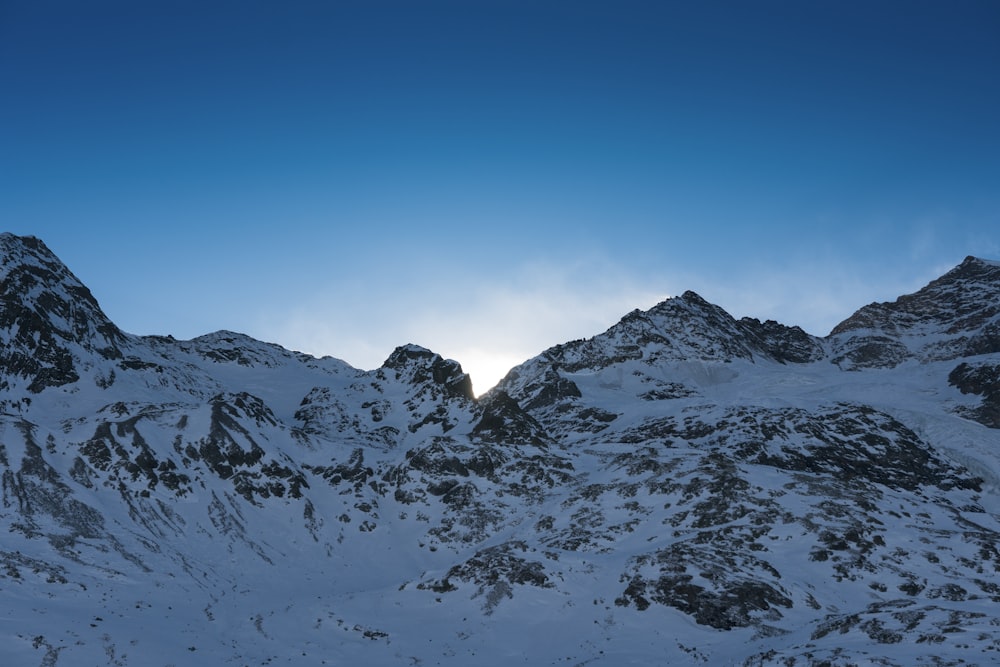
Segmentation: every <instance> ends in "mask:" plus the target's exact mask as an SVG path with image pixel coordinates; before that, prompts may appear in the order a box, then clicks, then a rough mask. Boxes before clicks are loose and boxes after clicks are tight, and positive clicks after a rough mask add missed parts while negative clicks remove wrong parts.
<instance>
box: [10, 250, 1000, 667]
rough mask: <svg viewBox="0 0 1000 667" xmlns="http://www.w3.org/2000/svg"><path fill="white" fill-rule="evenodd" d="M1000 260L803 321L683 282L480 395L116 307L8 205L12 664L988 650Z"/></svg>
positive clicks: (846, 658)
mask: <svg viewBox="0 0 1000 667" xmlns="http://www.w3.org/2000/svg"><path fill="white" fill-rule="evenodd" d="M998 427H1000V264H998V263H997V262H988V261H984V260H979V259H976V258H971V257H970V258H968V259H966V260H965V261H964V262H963V263H962V264H961V265H959V266H958V267H956V268H955V269H954V270H952V271H950V272H949V273H947V274H945V275H944V276H942V277H941V278H939V279H938V280H935V281H934V282H932V283H931V284H930V285H928V286H927V287H926V288H924V289H922V290H920V291H919V292H917V293H915V294H912V295H907V296H903V297H900V298H899V299H898V300H897V301H895V302H893V303H886V304H871V305H869V306H866V307H864V308H862V309H860V310H859V311H858V312H857V313H855V314H854V315H852V316H851V317H850V318H848V319H847V320H845V322H844V323H842V324H841V325H839V326H838V327H836V328H835V329H834V331H833V333H832V334H831V335H830V336H828V337H827V338H816V337H813V336H810V335H808V334H806V333H804V332H803V331H802V330H801V329H798V328H797V327H788V326H784V325H782V324H779V323H776V322H772V321H768V322H763V323H762V322H760V321H758V320H754V319H749V318H745V319H742V320H735V319H734V318H732V317H731V316H730V315H729V314H728V313H726V312H725V311H723V310H722V309H721V308H719V307H717V306H714V305H712V304H709V303H707V302H706V301H704V300H703V299H701V297H699V296H698V295H696V294H694V293H691V292H688V293H685V294H684V295H682V296H680V297H677V298H674V299H669V300H667V301H664V302H663V303H661V304H659V305H657V306H655V307H654V308H652V309H650V310H649V311H646V312H639V311H636V312H633V313H630V314H628V315H626V316H625V317H624V318H623V319H622V320H621V321H620V322H619V323H618V324H616V325H615V326H613V327H611V328H610V329H609V330H608V331H607V332H605V333H603V334H600V335H598V336H595V337H593V338H590V339H586V340H578V341H573V342H569V343H566V344H563V345H559V346H556V347H554V348H551V349H549V350H546V351H544V352H542V353H541V354H540V355H538V356H537V357H535V358H533V359H530V360H527V361H525V362H524V363H523V364H521V365H519V366H517V367H516V368H514V369H512V370H511V371H510V373H509V374H508V375H507V376H506V377H505V378H504V379H503V380H502V381H501V382H500V384H499V385H498V386H497V387H496V388H494V389H493V390H491V391H490V392H488V393H487V394H486V395H484V396H483V397H481V398H480V399H478V400H477V399H475V398H474V397H473V394H472V391H471V383H470V381H469V378H468V376H467V375H465V374H464V373H463V372H462V369H461V366H460V365H459V364H458V363H457V362H455V361H452V360H447V359H443V358H441V357H440V356H439V355H437V354H435V353H433V352H432V351H430V350H426V349H424V348H421V347H418V346H414V345H405V346H402V347H399V348H397V349H396V350H395V351H394V352H393V353H392V355H390V357H389V359H387V360H386V362H385V364H383V366H382V367H381V368H379V369H376V370H374V371H360V370H357V369H354V368H352V367H350V366H349V365H348V364H346V363H344V362H342V361H340V360H337V359H333V358H329V357H326V358H322V359H316V358H313V357H310V356H307V355H303V354H299V353H294V352H289V351H287V350H284V349H283V348H281V347H279V346H277V345H273V344H269V343H263V342H260V341H256V340H254V339H252V338H249V337H247V336H244V335H241V334H238V333H233V332H227V331H220V332H216V333H213V334H209V335H206V336H201V337H199V338H196V339H194V340H190V341H179V340H175V339H173V338H170V337H159V336H145V337H143V336H134V335H131V334H128V333H125V332H123V331H121V330H120V329H119V328H118V327H117V326H115V325H114V324H113V323H112V322H110V321H109V320H108V319H107V317H105V315H104V314H103V313H102V312H101V309H100V307H99V305H98V303H97V301H96V300H95V299H94V297H93V296H92V295H91V293H90V292H89V290H88V289H87V288H86V287H85V286H84V285H82V284H81V283H80V282H79V281H78V280H77V279H76V278H75V277H74V276H73V274H72V273H71V272H70V271H69V270H68V269H67V268H66V267H65V266H63V265H62V263H61V262H60V261H59V260H58V258H56V257H55V256H54V255H53V254H52V253H51V252H50V251H49V250H48V249H47V248H46V247H45V245H44V244H43V243H42V242H41V241H39V240H38V239H35V238H32V237H17V236H13V235H11V234H2V235H0V523H2V529H3V535H5V537H4V539H3V541H2V542H0V599H2V605H0V609H2V612H0V664H4V665H40V666H46V667H51V666H55V665H81V664H88V665H89V664H102V665H104V664H106V665H213V666H215V665H356V664H364V665H456V666H457V665H470V664H476V665H510V664H530V665H549V664H553V665H554V664H560V665H563V664H570V665H584V664H586V665H624V664H641V665H648V664H670V665H747V666H750V665H813V666H819V665H845V666H846V665H862V664H865V665H876V664H877V665H988V664H997V662H998V661H1000V617H998V615H997V613H996V609H997V602H998V601H1000V577H998V571H1000V550H998V537H1000V495H998V494H1000V460H998V457H1000V447H998V445H1000V431H998V430H997V429H998Z"/></svg>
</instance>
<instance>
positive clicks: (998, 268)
mask: <svg viewBox="0 0 1000 667" xmlns="http://www.w3.org/2000/svg"><path fill="white" fill-rule="evenodd" d="M830 337H831V338H834V339H835V340H836V341H837V345H838V346H839V347H840V348H841V352H842V353H843V354H842V355H841V357H840V358H838V363H839V361H840V360H842V359H844V358H847V359H850V360H851V363H852V364H853V365H859V366H880V367H884V366H887V365H890V366H891V365H895V364H897V363H900V362H901V361H902V360H903V359H906V358H909V357H912V356H916V357H918V358H921V359H924V360H931V359H954V358H957V357H961V356H970V355H978V354H987V353H990V352H1000V262H994V261H989V260H984V259H980V258H978V257H973V256H969V257H966V258H965V260H964V261H963V262H962V263H961V264H959V265H958V266H956V267H955V268H953V269H952V270H950V271H948V272H947V273H945V274H944V275H943V276H941V277H940V278H936V279H935V280H932V281H931V282H929V283H928V284H927V285H926V286H924V287H922V288H921V289H919V290H917V291H916V292H914V293H912V294H906V295H903V296H901V297H899V298H898V299H896V300H895V301H891V302H883V303H871V304H869V305H867V306H865V307H863V308H861V309H859V310H858V311H856V312H855V313H854V314H853V315H851V316H850V317H849V318H847V319H846V320H844V321H843V322H841V323H840V324H838V325H837V326H836V327H834V328H833V331H831V332H830Z"/></svg>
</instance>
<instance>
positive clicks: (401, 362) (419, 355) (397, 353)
mask: <svg viewBox="0 0 1000 667" xmlns="http://www.w3.org/2000/svg"><path fill="white" fill-rule="evenodd" d="M382 368H383V369H387V370H393V371H395V372H396V376H397V377H398V378H401V379H402V378H404V377H406V376H409V377H408V379H409V381H410V382H411V383H414V384H417V383H425V382H430V383H432V384H434V385H440V386H443V387H444V388H445V390H446V391H447V392H448V393H449V394H452V395H455V396H461V397H464V398H468V399H474V398H475V394H474V393H473V391H472V378H470V377H469V375H468V373H465V372H464V371H463V370H462V365H461V364H460V363H458V362H457V361H455V360H454V359H444V358H443V357H442V356H441V355H440V354H437V353H436V352H432V351H431V350H428V349H427V348H426V347H421V346H420V345H414V344H412V343H409V344H407V345H400V346H399V347H397V348H396V349H395V350H393V351H392V354H390V355H389V358H388V359H386V360H385V363H383V364H382Z"/></svg>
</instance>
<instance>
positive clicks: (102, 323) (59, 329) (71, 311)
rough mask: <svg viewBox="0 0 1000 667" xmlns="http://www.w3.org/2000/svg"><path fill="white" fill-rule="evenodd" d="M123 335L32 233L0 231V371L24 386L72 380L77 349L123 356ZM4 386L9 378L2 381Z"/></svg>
mask: <svg viewBox="0 0 1000 667" xmlns="http://www.w3.org/2000/svg"><path fill="white" fill-rule="evenodd" d="M124 340H125V336H124V334H123V333H122V332H121V331H120V330H119V329H118V327H116V326H115V325H114V324H113V323H112V322H111V320H109V319H108V318H107V316H106V315H105V314H104V313H103V311H101V307H100V305H99V304H98V303H97V300H96V299H95V298H94V296H93V295H92V294H91V293H90V290H89V289H87V287H85V286H84V285H83V283H81V282H80V281H79V279H77V277H76V276H74V275H73V274H72V272H70V270H69V269H68V268H66V266H65V265H64V264H63V263H62V262H61V261H60V260H59V258H58V257H56V256H55V255H54V254H53V253H52V251H51V250H49V248H48V247H47V246H46V245H45V244H44V243H43V242H42V241H41V240H40V239H38V238H36V237H34V236H16V235H14V234H11V233H4V234H0V341H3V342H4V343H5V344H4V346H3V350H2V352H0V369H2V370H3V371H5V375H7V376H16V377H21V378H24V379H27V380H28V381H29V383H28V388H29V389H30V390H31V391H33V392H39V391H41V390H42V389H44V388H45V387H50V386H62V385H64V384H67V383H70V382H75V381H76V380H77V379H79V376H78V374H77V372H76V370H75V369H74V366H75V363H74V359H75V358H77V357H79V356H80V354H81V353H85V354H94V353H96V354H99V355H100V356H102V357H104V358H108V359H112V358H118V357H120V356H121V351H120V349H119V346H120V345H121V344H122V343H123V342H124ZM3 385H4V386H6V385H7V380H4V381H3Z"/></svg>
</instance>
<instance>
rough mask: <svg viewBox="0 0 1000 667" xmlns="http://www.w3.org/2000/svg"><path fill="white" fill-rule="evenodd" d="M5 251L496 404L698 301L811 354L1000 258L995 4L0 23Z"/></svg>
mask: <svg viewBox="0 0 1000 667" xmlns="http://www.w3.org/2000/svg"><path fill="white" fill-rule="evenodd" d="M0 96H2V97H0V223H2V224H0V226H2V228H3V229H4V230H7V231H13V232H15V233H18V234H33V235H36V236H39V237H41V238H42V239H43V240H45V242H46V243H47V244H48V245H49V246H50V247H51V248H52V249H53V250H54V251H55V252H56V253H57V254H58V255H59V256H60V257H62V258H63V260H64V261H66V262H67V264H69V266H70V268H71V269H72V270H73V271H74V272H75V273H76V274H77V275H78V276H79V277H80V278H81V279H82V280H83V281H84V282H85V283H87V284H88V286H90V288H91V289H92V291H93V292H94V294H95V296H96V297H97V298H98V300H99V301H100V302H101V304H102V305H103V306H104V308H105V311H106V312H107V313H108V315H109V316H110V317H111V318H112V319H114V320H115V321H116V322H117V323H118V324H119V325H120V326H122V327H123V328H124V329H126V330H128V331H131V332H134V333H143V334H145V333H158V334H168V333H169V334H173V335H174V336H177V337H179V338H190V337H193V336H196V335H199V334H202V333H207V332H209V331H213V330H216V329H221V328H226V329H234V330H237V331H242V332H245V333H248V334H251V335H253V336H255V337H258V338H263V339H265V340H271V341H274V342H278V343H281V344H283V345H285V346H286V347H290V348H293V349H301V350H305V351H308V352H310V353H313V354H317V355H322V354H331V355H333V356H337V357H341V358H343V359H345V360H347V361H349V362H351V363H352V364H354V365H356V366H359V367H362V368H372V367H375V366H377V365H379V364H380V363H381V361H382V360H383V359H384V358H385V357H386V356H387V355H388V354H389V352H390V351H391V350H392V348H393V347H394V346H395V345H398V344H403V343H407V342H414V343H418V344H421V345H425V346H427V347H430V348H431V349H434V350H435V351H438V352H440V353H442V354H444V355H445V356H448V357H453V358H455V359H458V360H459V361H460V362H462V363H463V365H464V366H465V367H466V369H467V370H469V371H470V372H471V373H472V375H473V380H474V382H475V384H476V388H477V390H483V389H486V388H487V387H488V386H489V385H491V384H493V382H495V381H496V379H498V377H499V375H500V374H501V373H502V372H503V371H505V370H506V369H507V368H509V367H510V366H512V365H514V364H516V363H518V362H520V361H523V360H524V359H526V358H528V357H530V356H533V355H535V354H537V353H538V352H540V351H541V350H543V349H544V348H545V347H548V346H550V345H553V344H555V343H559V342H564V341H565V340H568V339H572V338H580V337H585V336H590V335H593V334H595V333H598V332H599V331H601V330H603V329H604V328H606V327H607V326H609V325H611V324H613V323H614V322H615V321H616V320H617V319H618V318H619V317H620V316H622V315H624V314H625V313H626V312H628V311H629V310H631V309H633V308H635V307H642V308H646V307H649V306H651V305H653V304H654V303H656V302H657V301H658V300H660V299H662V298H663V297H666V296H668V295H673V294H678V293H680V292H682V291H683V290H685V289H693V290H695V291H697V292H699V293H700V294H702V296H704V297H705V298H707V299H708V300H709V301H712V302H714V303H718V304H720V305H722V306H723V307H725V308H726V309H727V310H729V311H730V312H731V313H732V314H733V315H735V316H743V315H751V316H756V317H760V318H762V319H764V318H773V319H777V320H779V321H781V322H784V323H786V324H798V325H800V326H802V327H803V328H805V329H806V330H807V331H810V332H811V333H815V334H820V335H823V334H826V333H827V332H828V331H829V329H830V327H832V326H833V325H834V324H835V323H836V322H838V321H840V320H841V319H843V318H845V317H846V316H848V315H849V314H850V313H851V312H852V311H853V310H855V309H856V308H858V307H860V306H862V305H864V304H865V303H868V302H870V301H873V300H887V299H892V298H895V297H896V296H898V295H899V294H902V293H904V292H909V291H912V290H914V289H916V288H918V287H920V286H921V285H923V284H924V283H926V282H927V281H928V280H930V279H931V278H933V277H935V276H936V275H939V274H940V273H942V272H943V271H945V270H947V269H948V268H950V267H952V266H954V265H955V264H957V263H959V262H960V261H961V260H962V259H963V258H964V257H965V256H966V255H968V254H974V255H978V256H982V257H987V258H994V259H996V258H997V257H1000V3H997V2H994V1H983V2H975V1H970V0H955V1H952V2H937V1H935V2H922V1H920V0H907V1H905V2H904V1H901V2H878V1H876V0H867V1H863V2H862V1H851V0H848V1H839V2H832V1H822V0H817V1H814V2H813V1H806V2H798V1H796V2H776V1H765V2H753V1H750V0H741V1H732V2H713V1H710V0H706V1H698V2H684V3H680V2H635V1H629V0H616V1H615V2H610V1H609V2H569V1H566V2H546V1H544V0H532V1H523V2H522V1H518V0H465V1H452V2H443V1H434V0H431V1H427V2H421V1H418V0H411V1H407V2H383V1H379V0H364V1H358V2H336V1H331V2H294V1H291V2H254V1H252V0H249V1H248V0H241V1H231V2H230V1H209V0H201V1H198V2H186V1H184V0H178V1H169V2H168V1H160V0H143V1H142V2H134V1H127V2H125V1H122V2H106V1H104V0H88V1H87V2H76V1H72V2H71V1H63V2H49V1H46V0H0Z"/></svg>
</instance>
